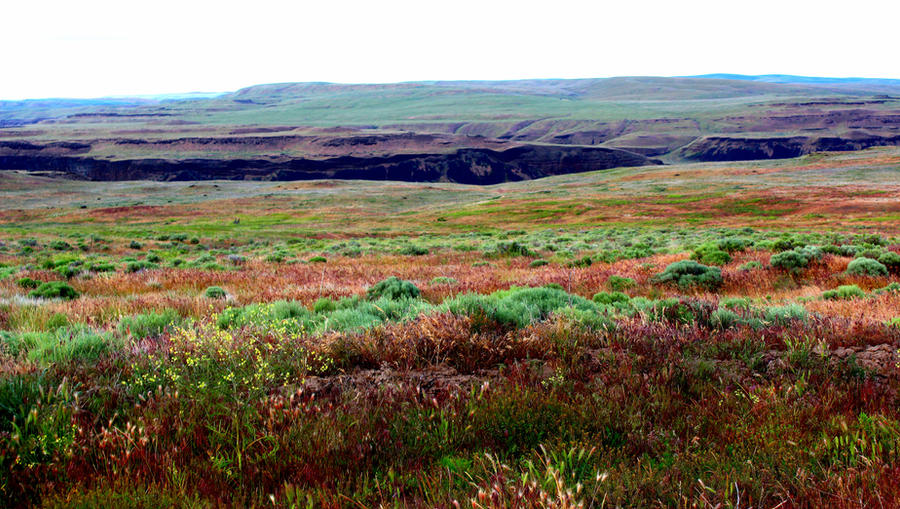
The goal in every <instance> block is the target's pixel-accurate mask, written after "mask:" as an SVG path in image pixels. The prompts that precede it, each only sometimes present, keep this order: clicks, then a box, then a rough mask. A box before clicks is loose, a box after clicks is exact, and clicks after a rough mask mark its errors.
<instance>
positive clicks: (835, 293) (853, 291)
mask: <svg viewBox="0 0 900 509" xmlns="http://www.w3.org/2000/svg"><path fill="white" fill-rule="evenodd" d="M865 296H866V292H864V291H862V289H861V288H860V287H858V286H856V285H842V286H839V287H837V288H835V289H834V290H827V291H825V292H823V293H822V298H823V299H825V300H849V299H861V298H863V297H865Z"/></svg>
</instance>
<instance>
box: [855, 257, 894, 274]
mask: <svg viewBox="0 0 900 509" xmlns="http://www.w3.org/2000/svg"><path fill="white" fill-rule="evenodd" d="M847 274H852V275H854V276H887V275H888V270H887V267H885V266H884V264H882V263H880V262H879V261H878V260H873V259H871V258H857V259H855V260H853V261H852V262H850V264H849V265H847Z"/></svg>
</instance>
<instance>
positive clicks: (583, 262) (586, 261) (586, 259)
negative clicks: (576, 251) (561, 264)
mask: <svg viewBox="0 0 900 509" xmlns="http://www.w3.org/2000/svg"><path fill="white" fill-rule="evenodd" d="M593 263H594V260H592V259H591V257H590V256H582V257H581V258H579V259H577V260H572V261H571V262H569V263H567V264H566V266H567V267H573V268H584V267H590V266H591V264H593Z"/></svg>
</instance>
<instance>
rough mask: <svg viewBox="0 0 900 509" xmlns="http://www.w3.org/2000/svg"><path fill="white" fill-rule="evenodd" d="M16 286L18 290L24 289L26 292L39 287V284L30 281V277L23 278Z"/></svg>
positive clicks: (36, 281)
mask: <svg viewBox="0 0 900 509" xmlns="http://www.w3.org/2000/svg"><path fill="white" fill-rule="evenodd" d="M16 284H17V285H19V287H20V288H25V289H28V290H34V289H35V288H37V287H39V286H41V282H40V281H38V280H36V279H31V278H30V277H23V278H22V279H19V280H18V281H16Z"/></svg>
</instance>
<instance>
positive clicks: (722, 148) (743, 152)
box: [682, 135, 900, 161]
mask: <svg viewBox="0 0 900 509" xmlns="http://www.w3.org/2000/svg"><path fill="white" fill-rule="evenodd" d="M890 145H900V135H898V136H854V137H836V136H819V137H812V136H792V137H785V138H774V137H773V138H737V137H730V136H729V137H724V136H706V137H703V138H701V139H699V140H697V141H695V142H693V143H691V144H690V145H688V146H686V147H685V148H683V149H682V155H683V156H684V157H685V158H687V159H693V160H696V161H749V160H754V159H788V158H791V157H799V156H802V155H804V154H809V153H812V152H826V151H836V152H843V151H851V150H862V149H866V148H869V147H879V146H890Z"/></svg>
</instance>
